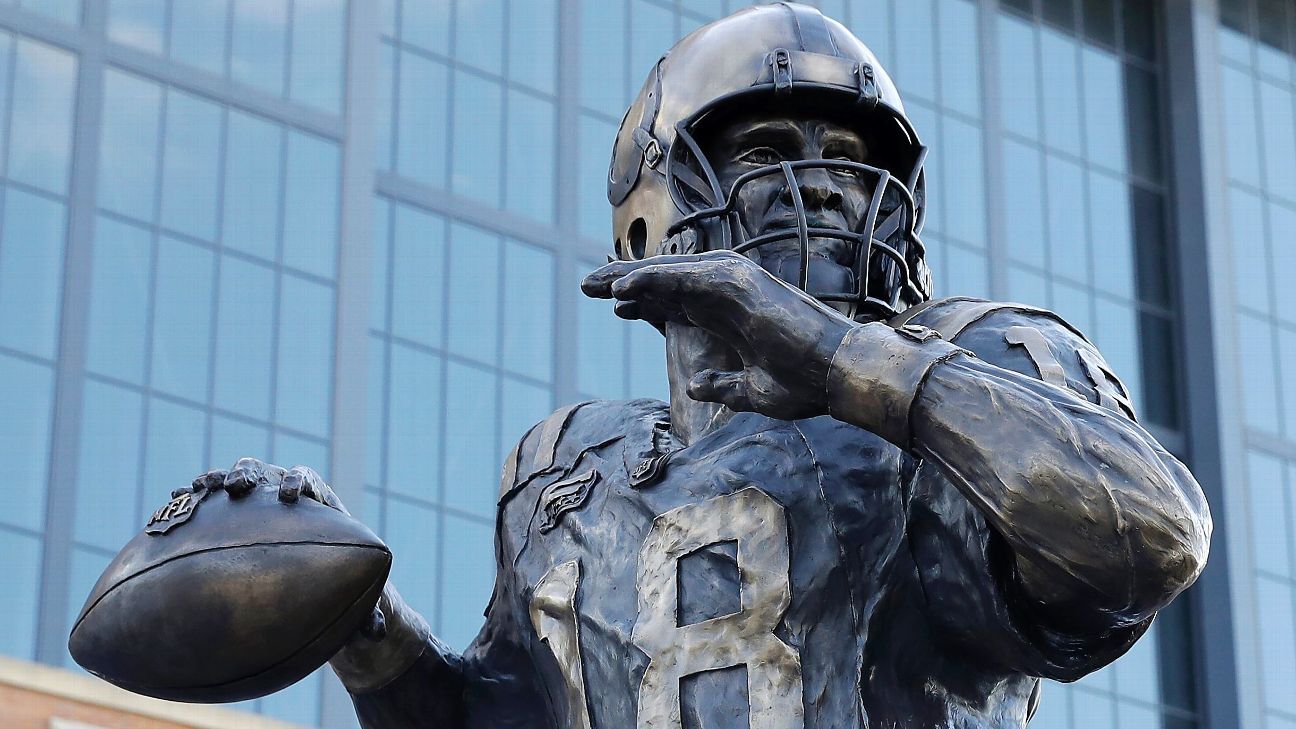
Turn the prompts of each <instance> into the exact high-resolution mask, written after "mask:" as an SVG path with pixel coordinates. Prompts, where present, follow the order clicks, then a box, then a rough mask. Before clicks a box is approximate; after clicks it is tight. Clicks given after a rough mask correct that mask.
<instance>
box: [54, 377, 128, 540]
mask: <svg viewBox="0 0 1296 729" xmlns="http://www.w3.org/2000/svg"><path fill="white" fill-rule="evenodd" d="M83 398H84V399H83V401H82V412H81V439H80V445H81V454H80V463H81V468H80V469H78V472H77V495H76V514H75V516H74V518H73V527H72V534H73V538H74V539H76V540H77V541H78V542H81V543H82V544H88V545H93V546H96V547H101V548H103V549H107V550H111V551H113V552H116V551H117V550H119V549H121V548H122V545H124V544H126V542H128V541H129V540H130V538H131V537H132V536H134V534H135V533H136V532H138V531H139V530H140V529H142V528H144V524H143V522H141V521H140V518H139V517H140V515H139V513H138V507H137V506H136V503H135V500H136V497H137V494H138V488H139V483H140V473H139V458H140V426H141V422H142V420H141V419H142V418H143V415H144V402H143V398H142V397H140V396H139V394H137V393H135V392H132V391H130V390H125V389H123V388H120V387H114V386H112V385H106V384H103V383H101V382H96V381H94V380H87V381H86V383H85V393H84V395H83Z"/></svg>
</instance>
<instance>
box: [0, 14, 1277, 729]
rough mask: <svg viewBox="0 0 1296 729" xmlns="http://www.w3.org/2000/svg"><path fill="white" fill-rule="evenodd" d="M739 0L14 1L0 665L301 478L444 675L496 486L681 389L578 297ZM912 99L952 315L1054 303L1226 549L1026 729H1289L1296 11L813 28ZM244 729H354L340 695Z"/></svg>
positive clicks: (51, 657) (55, 659) (896, 20)
mask: <svg viewBox="0 0 1296 729" xmlns="http://www.w3.org/2000/svg"><path fill="white" fill-rule="evenodd" d="M741 4H742V3H739V2H737V1H736V0H368V1H363V2H362V1H361V0H350V1H349V2H348V0H0V403H3V404H4V407H5V412H6V416H7V417H5V418H4V419H3V420H2V421H0V462H3V463H5V464H6V466H7V469H8V471H9V474H10V475H9V478H8V479H7V482H6V484H5V485H4V486H3V487H0V554H3V555H4V557H3V561H2V562H0V564H3V565H4V574H3V577H0V588H2V589H0V616H2V617H3V619H4V620H5V621H6V623H5V625H6V630H4V631H3V632H0V653H3V654H5V655H9V656H14V657H18V658H23V659H28V660H36V661H40V662H43V663H47V664H52V665H57V666H63V667H66V668H68V669H69V670H77V669H75V667H74V666H73V664H72V663H71V660H70V658H69V657H68V656H67V655H66V648H65V644H66V636H67V632H68V630H69V628H70V625H71V621H72V619H73V618H74V617H75V615H76V614H77V612H78V611H79V609H80V607H81V600H82V598H83V597H84V595H85V594H86V593H87V592H88V590H89V588H90V585H91V584H92V583H93V581H94V580H95V579H96V578H97V576H98V574H99V573H100V571H101V570H102V569H103V567H104V566H105V564H106V563H107V562H108V560H109V559H111V557H112V555H113V554H114V553H115V552H116V550H117V549H118V548H120V546H121V545H122V544H123V543H124V542H125V541H126V540H127V539H128V538H129V537H130V536H131V535H132V534H133V533H134V532H135V531H137V530H138V528H139V527H140V525H141V521H142V519H143V517H144V516H145V515H147V514H148V513H149V512H150V511H151V510H152V509H153V508H154V507H156V506H157V505H160V504H161V503H162V502H164V501H165V500H166V498H167V495H168V493H169V492H170V490H171V489H173V488H175V487H176V486H179V485H182V484H183V483H186V482H187V481H188V480H189V479H190V478H192V477H193V476H194V475H195V474H197V473H200V472H202V471H204V470H205V469H207V468H210V467H226V466H228V465H230V464H231V463H232V462H233V461H234V459H235V458H237V457H239V456H244V455H249V456H256V457H259V458H263V459H265V460H269V461H273V462H277V463H281V464H285V465H292V464H297V463H304V464H308V465H312V466H314V467H315V468H317V469H318V470H320V471H321V473H323V474H324V475H325V476H326V478H328V479H329V481H330V482H331V483H333V484H334V485H335V488H336V489H337V491H338V492H339V494H340V495H341V497H342V498H343V500H344V501H345V502H346V503H347V504H348V506H349V507H350V508H351V510H352V511H353V512H355V513H356V514H357V516H359V517H360V518H361V519H362V520H364V521H365V522H366V523H368V524H370V525H371V526H373V527H374V528H375V530H376V531H378V532H379V533H380V534H381V535H382V536H383V538H384V539H385V540H386V541H387V542H388V543H389V544H390V545H391V547H392V549H393V552H394V553H395V554H396V562H395V565H394V568H393V579H394V581H395V582H396V584H397V585H398V586H399V587H400V589H401V590H402V592H403V593H404V594H405V596H406V598H407V599H408V600H409V601H410V602H411V603H412V604H413V605H414V606H415V607H416V608H417V609H419V611H420V612H422V613H423V614H424V615H425V616H426V617H427V618H428V620H429V622H430V623H431V625H432V627H433V629H434V630H435V632H436V633H437V634H438V635H439V636H441V637H442V638H444V639H445V640H446V641H447V642H448V643H450V644H451V645H452V646H454V647H456V648H463V647H464V646H466V645H467V643H468V642H469V641H470V640H471V639H472V637H473V636H474V635H475V633H476V631H477V629H478V627H479V626H480V623H481V613H482V610H483V608H484V607H485V605H486V602H487V599H488V598H489V593H490V589H491V585H492V581H493V570H494V564H493V558H492V553H491V549H492V547H491V545H492V540H491V534H492V529H493V526H494V521H493V516H492V515H493V509H494V505H495V496H496V494H497V484H496V482H497V480H498V474H499V467H500V464H501V462H502V461H503V458H504V455H505V454H506V453H507V452H508V450H509V449H511V448H512V446H513V444H514V443H515V442H516V440H517V439H518V438H519V437H520V436H521V435H522V433H523V432H525V430H526V429H527V428H529V427H530V426H531V425H532V424H533V423H535V422H536V421H538V420H539V419H541V418H543V417H544V416H545V415H547V414H548V413H549V412H550V411H552V410H553V409H554V408H555V407H558V406H560V405H563V404H566V403H570V402H574V401H578V400H585V399H590V398H601V397H606V398H624V397H658V398H663V397H665V395H666V383H665V375H664V366H663V365H664V356H663V351H662V343H661V338H660V336H659V335H658V334H657V333H656V332H655V331H654V330H653V329H652V328H651V327H649V326H647V325H644V324H642V323H634V324H632V323H627V322H623V321H621V320H619V319H617V318H616V317H615V316H613V315H612V312H611V307H610V306H609V305H608V304H607V302H599V301H592V300H588V299H585V298H584V297H582V296H581V294H580V292H579V290H578V288H577V283H578V282H579V280H580V278H581V276H582V275H583V274H584V273H585V272H587V271H589V270H591V269H592V268H594V267H596V266H598V265H599V264H600V263H601V262H603V261H604V260H606V256H607V255H608V254H609V253H610V252H611V243H610V239H609V234H608V233H609V229H610V210H609V206H608V204H607V201H606V197H605V193H604V184H605V183H604V180H605V179H606V174H607V162H608V157H609V154H610V151H611V144H612V137H613V135H614V133H615V131H616V127H617V124H618V123H619V121H620V119H621V115H622V114H623V112H624V110H625V108H626V106H627V105H628V104H629V103H630V100H631V98H632V96H633V94H634V93H635V92H636V91H637V90H638V88H639V86H640V84H641V82H642V80H643V77H644V75H645V74H646V73H647V72H648V71H649V69H650V68H651V66H652V64H653V63H654V62H655V61H656V60H657V58H658V56H659V55H660V53H661V52H662V51H663V50H665V49H666V48H667V47H669V46H670V45H671V44H672V43H673V42H674V41H675V40H676V39H677V38H679V37H681V36H682V35H683V34H685V33H688V32H689V31H690V30H692V29H693V28H696V27H698V26H699V25H702V24H704V23H706V22H708V21H709V20H712V19H715V18H718V17H720V16H722V15H724V14H726V13H728V12H730V11H732V10H735V9H737V8H738V7H739V6H740V5H741ZM817 4H818V5H819V6H820V7H821V8H822V9H823V10H824V11H825V12H826V13H827V14H829V15H831V16H833V17H835V18H838V19H839V20H841V21H842V22H844V23H845V24H847V25H848V26H849V27H851V28H852V29H853V30H854V31H855V32H856V34H858V35H859V36H860V37H861V38H862V39H863V40H864V41H865V42H866V43H868V44H869V45H870V46H871V47H872V48H873V49H874V50H875V51H876V52H877V54H878V56H879V57H880V58H881V60H882V62H883V63H884V65H886V67H887V68H888V69H889V70H890V71H891V73H892V74H893V76H894V77H895V78H896V81H897V84H898V86H899V87H900V89H901V92H902V94H903V95H904V97H905V99H906V105H907V108H908V110H909V112H910V115H911V117H912V118H913V120H914V124H915V126H916V128H917V130H918V132H919V134H920V135H922V137H923V138H924V141H926V142H927V143H928V144H929V145H930V146H931V148H932V152H931V156H930V157H929V162H928V167H927V169H928V185H929V188H928V189H929V191H930V198H931V202H930V206H929V210H930V214H929V217H928V228H927V232H926V234H925V236H924V237H925V240H926V242H927V245H928V250H929V256H930V259H931V265H932V269H933V271H934V275H935V279H936V287H937V293H938V294H939V295H942V296H943V295H953V294H962V295H974V296H984V297H989V298H995V299H1005V300H1016V301H1022V302H1026V303H1031V304H1037V305H1041V306H1045V307H1048V308H1052V309H1054V310H1056V311H1058V312H1060V313H1061V314H1063V315H1064V316H1065V317H1067V318H1068V319H1069V320H1070V321H1072V322H1073V323H1075V324H1076V325H1077V326H1078V327H1079V328H1081V329H1082V330H1084V331H1085V332H1087V333H1088V334H1089V335H1090V336H1091V337H1092V338H1093V339H1094V341H1095V342H1096V343H1097V344H1098V346H1099V347H1100V348H1101V349H1102V351H1103V352H1104V354H1105V355H1106V357H1107V358H1108V360H1109V361H1110V362H1111V364H1112V365H1113V367H1114V368H1115V369H1116V371H1117V372H1119V373H1120V374H1121V375H1122V377H1123V378H1124V379H1125V382H1126V384H1127V386H1128V387H1129V389H1130V390H1131V392H1132V394H1133V397H1134V401H1135V405H1136V407H1137V409H1138V410H1139V412H1140V414H1141V418H1142V420H1143V422H1144V423H1145V424H1146V425H1147V426H1148V427H1149V429H1150V430H1152V431H1153V432H1154V433H1155V434H1156V435H1157V436H1158V437H1159V438H1160V439H1161V440H1162V442H1163V443H1164V444H1165V445H1166V446H1167V448H1169V449H1170V450H1171V451H1173V452H1175V453H1176V454H1177V455H1179V456H1180V457H1181V458H1183V459H1184V460H1185V461H1187V462H1188V463H1189V464H1190V465H1191V466H1192V467H1193V468H1194V470H1195V472H1196V473H1197V475H1198V477H1199V479H1200V480H1201V482H1202V483H1203V485H1204V486H1205V488H1206V489H1207V492H1208V496H1209V497H1210V499H1211V502H1212V505H1213V507H1214V510H1215V515H1216V521H1217V531H1216V539H1215V543H1214V546H1213V552H1212V562H1211V565H1210V567H1209V569H1208V570H1207V572H1206V574H1205V575H1204V576H1203V578H1202V580H1201V581H1200V582H1199V584H1198V586H1197V587H1195V588H1194V589H1193V590H1192V591H1191V592H1190V593H1188V595H1187V596H1185V597H1184V598H1182V599H1180V600H1179V601H1177V602H1176V604H1175V605H1174V606H1173V607H1172V608H1171V609H1169V610H1167V611H1165V612H1164V613H1163V614H1162V615H1161V617H1160V618H1159V619H1158V621H1157V624H1156V627H1155V629H1154V631H1153V632H1152V633H1151V634H1149V636H1148V637H1147V638H1145V639H1144V640H1143V641H1141V642H1140V643H1139V644H1138V645H1137V646H1136V648H1135V649H1134V650H1133V651H1132V652H1131V653H1130V654H1129V655H1127V656H1126V657H1125V658H1123V659H1121V660H1120V661H1118V662H1117V663H1115V664H1114V665H1113V666H1111V667H1109V668H1107V669H1104V670H1102V671H1099V672H1098V673H1096V674H1094V675H1092V676H1090V677H1087V678H1086V679H1084V680H1082V681H1080V682H1078V683H1076V684H1073V685H1068V686H1063V685H1060V684H1049V685H1048V686H1047V687H1046V689H1045V691H1044V696H1043V701H1042V704H1041V708H1040V711H1039V714H1038V715H1037V717H1036V719H1035V721H1034V722H1033V724H1032V726H1040V727H1047V728H1048V729H1063V728H1072V727H1074V728H1076V729H1079V728H1080V727H1090V726H1097V727H1105V726H1111V727H1120V728H1121V729H1150V728H1152V727H1165V728H1166V729H1188V728H1189V727H1201V728H1203V729H1225V728H1229V727H1248V728H1250V727H1256V728H1261V727H1267V728H1268V729H1293V728H1296V698H1293V697H1296V294H1294V293H1293V292H1294V291H1296V287H1293V286H1292V285H1291V284H1290V282H1289V281H1288V280H1287V278H1288V277H1291V276H1293V275H1296V242H1294V238H1293V235H1294V234H1296V8H1292V7H1290V3H1288V2H1285V1H1284V0H1249V1H1248V0H1172V1H1170V2H1153V1H1152V0H822V1H821V2H818V3H817ZM242 708H245V709H246V710H248V711H254V712H260V713H264V714H267V715H271V716H275V717H279V718H282V719H286V720H290V721H294V722H297V723H300V724H303V725H308V726H321V727H328V728H330V729H332V728H333V727H339V728H341V727H351V726H354V724H355V721H354V718H353V717H352V715H351V712H350V707H349V702H348V701H347V699H346V696H345V692H344V691H342V690H341V688H340V686H339V685H338V684H337V683H336V681H335V680H334V679H333V678H332V676H331V675H329V674H328V673H327V672H326V671H325V672H320V673H317V674H316V675H314V676H312V677H310V678H308V679H307V680H306V681H303V682H302V683H300V684H298V685H296V686H294V687H292V688H290V689H288V690H286V691H284V692H281V693H280V694H276V695H274V696H271V697H267V698H265V699H262V700H259V701H256V702H249V703H248V704H246V705H245V706H243V707H242Z"/></svg>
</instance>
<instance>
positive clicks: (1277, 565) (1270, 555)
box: [1247, 451, 1294, 577]
mask: <svg viewBox="0 0 1296 729" xmlns="http://www.w3.org/2000/svg"><path fill="white" fill-rule="evenodd" d="M1247 495H1248V496H1249V497H1250V498H1249V499H1248V502H1249V505H1250V509H1251V520H1250V529H1249V531H1250V533H1251V546H1252V550H1253V551H1254V554H1255V564H1256V569H1259V570H1261V571H1264V572H1268V573H1270V574H1273V575H1277V576H1279V577H1291V555H1289V554H1288V549H1287V544H1288V541H1289V540H1290V539H1291V534H1292V528H1293V526H1294V525H1291V524H1288V523H1287V513H1288V507H1287V496H1288V495H1287V489H1286V488H1285V487H1284V484H1283V463H1282V461H1280V460H1278V459H1277V458H1274V457H1272V456H1268V455H1265V454H1263V453H1257V452H1254V451H1253V452H1251V453H1248V454H1247Z"/></svg>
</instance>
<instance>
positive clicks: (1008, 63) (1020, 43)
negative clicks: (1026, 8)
mask: <svg viewBox="0 0 1296 729" xmlns="http://www.w3.org/2000/svg"><path fill="white" fill-rule="evenodd" d="M1035 55H1036V54H1035V27H1034V26H1033V25H1031V24H1030V23H1027V22H1024V21H1021V20H1018V19H1017V18H1014V17H1012V16H1009V15H1001V16H999V88H1000V92H1001V94H1002V98H1003V102H1002V103H1003V107H1002V109H1001V110H1000V113H1001V115H1002V117H1003V124H1004V128H1006V129H1007V130H1009V131H1011V132H1016V133H1017V134H1023V135H1025V136H1027V137H1030V138H1031V139H1039V138H1040V133H1039V105H1040V101H1039V76H1038V74H1039V63H1038V62H1037V61H1036V60H1035Z"/></svg>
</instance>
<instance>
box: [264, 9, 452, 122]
mask: <svg viewBox="0 0 1296 729" xmlns="http://www.w3.org/2000/svg"><path fill="white" fill-rule="evenodd" d="M433 4H435V3H433ZM345 22H346V2H345V1H344V0H295V2H294V3H293V34H292V73H291V79H292V86H291V88H289V90H288V91H289V96H290V97H291V98H292V99H293V100H294V101H300V102H302V103H304V104H310V105H312V106H317V107H319V108H321V109H325V110H328V111H331V112H336V111H339V110H340V107H341V105H342V62H343V59H344V57H345V54H344V53H343V51H342V49H343V47H344V46H345V44H346V28H345Z"/></svg>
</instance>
